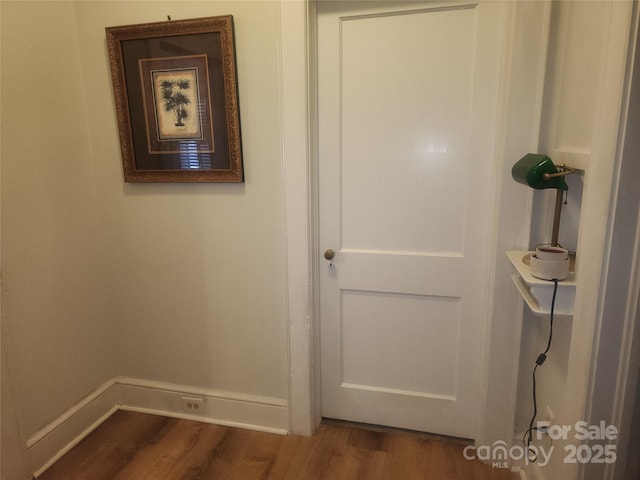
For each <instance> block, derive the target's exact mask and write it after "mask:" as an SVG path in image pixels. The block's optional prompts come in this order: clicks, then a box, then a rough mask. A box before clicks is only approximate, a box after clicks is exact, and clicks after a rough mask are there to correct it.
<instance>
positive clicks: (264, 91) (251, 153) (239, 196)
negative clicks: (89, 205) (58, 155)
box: [75, 1, 287, 398]
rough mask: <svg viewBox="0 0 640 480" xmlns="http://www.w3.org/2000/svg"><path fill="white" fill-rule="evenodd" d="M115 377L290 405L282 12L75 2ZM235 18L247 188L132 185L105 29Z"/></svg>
mask: <svg viewBox="0 0 640 480" xmlns="http://www.w3.org/2000/svg"><path fill="white" fill-rule="evenodd" d="M75 10H76V14H77V32H78V37H79V38H80V39H81V42H80V44H81V47H80V65H81V68H82V74H83V80H84V88H85V94H86V98H87V112H88V129H89V140H90V142H91V148H92V159H93V168H94V170H95V182H96V187H97V192H98V199H99V207H100V212H101V217H102V222H103V238H104V241H105V244H106V246H107V247H106V249H107V259H108V261H107V263H108V279H109V285H110V290H111V295H112V302H111V305H112V318H113V321H114V322H115V327H116V328H115V330H116V332H117V336H118V338H117V342H116V345H117V347H116V352H117V355H116V360H117V366H118V367H117V368H118V373H119V374H120V375H126V376H131V377H137V378H143V379H149V380H157V381H163V382H169V383H177V384H185V385H191V386H197V387H204V388H212V389H219V390H227V391H233V392H242V393H248V394H257V395H265V396H271V397H276V398H286V395H287V383H286V337H285V322H284V317H285V297H284V239H283V207H282V204H283V199H282V185H281V141H282V140H281V131H280V105H279V83H278V82H279V79H278V52H279V44H278V39H279V23H278V22H279V13H280V11H279V4H278V2H260V1H258V2H245V1H242V2H233V1H232V2H217V1H203V2H184V1H176V2H150V1H142V2H126V3H123V2H118V1H116V2H102V1H100V2H76V3H75ZM223 14H231V15H233V16H234V22H235V31H236V57H237V68H238V85H239V101H240V119H241V128H242V139H243V142H242V146H243V152H244V166H245V176H246V183H244V184H228V185H225V184H206V185H195V184H194V185H178V184H176V185H171V184H168V185H167V184H165V185H161V184H143V185H140V184H131V185H130V184H124V183H123V180H122V165H121V160H120V150H119V141H118V137H117V129H116V119H115V112H114V102H113V96H112V86H111V77H110V71H109V68H108V58H107V54H106V49H105V32H104V29H105V27H107V26H113V25H126V24H134V23H144V22H154V21H163V20H166V18H167V15H171V18H172V19H174V20H179V19H184V18H196V17H204V16H213V15H223Z"/></svg>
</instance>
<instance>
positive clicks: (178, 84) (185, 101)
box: [160, 78, 191, 127]
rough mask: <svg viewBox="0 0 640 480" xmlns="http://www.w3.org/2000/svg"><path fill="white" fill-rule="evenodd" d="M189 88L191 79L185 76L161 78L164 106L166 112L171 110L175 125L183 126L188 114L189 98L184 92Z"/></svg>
mask: <svg viewBox="0 0 640 480" xmlns="http://www.w3.org/2000/svg"><path fill="white" fill-rule="evenodd" d="M190 89H191V80H188V79H186V78H180V79H177V80H162V81H161V82H160V92H161V95H162V100H163V101H164V108H165V110H166V111H167V112H173V114H174V116H175V119H176V123H175V126H176V127H184V121H185V120H187V119H188V118H189V116H190V114H189V111H188V110H187V106H188V105H189V104H191V99H190V98H189V97H188V96H187V94H186V91H187V90H190Z"/></svg>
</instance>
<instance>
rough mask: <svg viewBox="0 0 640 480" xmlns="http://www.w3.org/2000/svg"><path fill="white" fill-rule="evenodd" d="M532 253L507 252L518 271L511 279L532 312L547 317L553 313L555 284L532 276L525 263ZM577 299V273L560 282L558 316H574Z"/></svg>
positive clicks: (555, 310) (522, 251)
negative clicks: (552, 303) (552, 302)
mask: <svg viewBox="0 0 640 480" xmlns="http://www.w3.org/2000/svg"><path fill="white" fill-rule="evenodd" d="M531 253H533V252H529V251H526V250H511V251H508V252H507V257H508V258H509V260H510V261H511V264H512V265H513V267H514V269H515V270H516V273H515V274H514V275H512V276H511V279H512V280H513V283H515V285H516V287H518V290H519V291H520V294H521V295H522V298H524V301H525V302H526V303H527V305H528V306H529V308H530V309H531V311H532V312H533V313H534V314H536V315H539V316H546V315H549V314H550V313H551V300H552V298H553V282H552V281H550V280H541V279H539V278H536V277H534V276H533V275H531V271H530V269H529V265H527V264H526V263H524V259H525V258H526V257H527V255H530V254H531ZM575 298H576V280H575V272H570V273H569V276H568V277H567V278H566V279H564V280H562V281H560V282H558V291H557V293H556V304H555V309H554V313H555V314H556V315H562V316H572V315H573V307H574V303H575Z"/></svg>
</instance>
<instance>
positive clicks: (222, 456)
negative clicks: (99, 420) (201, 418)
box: [39, 411, 516, 480]
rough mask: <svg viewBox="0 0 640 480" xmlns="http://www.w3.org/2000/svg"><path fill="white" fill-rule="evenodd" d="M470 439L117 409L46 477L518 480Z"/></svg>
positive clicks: (104, 479)
mask: <svg viewBox="0 0 640 480" xmlns="http://www.w3.org/2000/svg"><path fill="white" fill-rule="evenodd" d="M464 446H465V443H463V442H458V441H447V440H444V441H443V440H442V439H435V438H428V437H425V436H421V435H417V434H413V433H397V432H390V431H381V430H375V429H366V428H361V427H359V426H354V425H349V424H342V423H339V422H328V423H323V424H322V425H321V426H320V427H319V428H318V430H317V431H316V433H315V434H314V435H313V437H300V436H295V435H291V436H282V435H275V434H269V433H261V432H254V431H251V430H242V429H238V428H231V427H223V426H218V425H211V424H206V423H201V422H192V421H188V420H177V419H173V418H167V417H160V416H156V415H146V414H141V413H132V412H125V411H118V412H116V413H115V414H113V415H112V416H111V417H110V418H109V419H108V420H107V421H106V422H104V423H103V424H102V425H101V426H100V427H98V428H97V429H96V430H95V431H94V432H93V433H91V434H90V435H89V436H88V437H87V438H85V439H84V440H83V441H82V442H80V443H79V444H78V445H77V446H76V447H75V448H73V449H72V450H70V451H69V452H68V453H67V454H66V455H65V456H64V457H62V458H61V459H60V460H58V462H56V463H55V464H54V465H52V466H51V467H50V468H49V469H48V470H47V471H46V472H44V473H43V474H42V475H41V476H40V477H39V479H40V480H62V479H73V480H80V479H81V480H145V479H150V480H151V479H152V480H192V479H216V480H218V479H220V480H222V479H225V480H226V479H237V480H254V479H274V480H276V479H278V480H279V479H291V480H307V479H327V480H329V479H331V480H340V479H362V480H375V479H384V480H396V479H398V480H412V479H429V480H485V479H486V480H514V479H515V478H516V476H515V475H514V474H512V473H510V472H509V471H506V470H500V469H492V468H491V467H490V466H488V465H484V464H481V463H479V462H477V461H469V460H466V459H465V458H464V457H463V455H462V450H463V448H464Z"/></svg>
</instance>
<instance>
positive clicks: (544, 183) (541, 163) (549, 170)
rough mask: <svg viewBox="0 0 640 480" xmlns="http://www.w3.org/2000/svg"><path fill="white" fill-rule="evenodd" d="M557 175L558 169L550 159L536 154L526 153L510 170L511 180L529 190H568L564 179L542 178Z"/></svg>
mask: <svg viewBox="0 0 640 480" xmlns="http://www.w3.org/2000/svg"><path fill="white" fill-rule="evenodd" d="M553 173H558V169H557V168H556V166H555V165H554V164H553V162H552V161H551V159H550V158H549V157H547V156H546V155H542V154H538V153H528V154H527V155H525V156H524V157H522V158H521V159H520V160H518V161H517V162H516V164H515V165H514V166H513V168H512V169H511V175H512V176H513V179H514V180H515V181H516V182H518V183H522V184H524V185H528V186H529V187H531V188H535V189H538V190H540V189H543V188H556V189H558V190H569V185H567V182H565V181H564V177H562V176H560V177H551V178H548V179H545V178H544V175H545V174H553Z"/></svg>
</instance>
